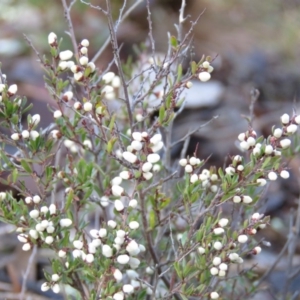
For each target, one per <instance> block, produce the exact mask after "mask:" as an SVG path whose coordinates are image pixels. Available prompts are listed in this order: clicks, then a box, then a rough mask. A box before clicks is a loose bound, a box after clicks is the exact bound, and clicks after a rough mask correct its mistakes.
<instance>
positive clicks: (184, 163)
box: [179, 158, 187, 167]
mask: <svg viewBox="0 0 300 300" xmlns="http://www.w3.org/2000/svg"><path fill="white" fill-rule="evenodd" d="M179 164H180V165H181V166H182V167H185V166H186V165H187V159H186V158H182V159H181V160H179Z"/></svg>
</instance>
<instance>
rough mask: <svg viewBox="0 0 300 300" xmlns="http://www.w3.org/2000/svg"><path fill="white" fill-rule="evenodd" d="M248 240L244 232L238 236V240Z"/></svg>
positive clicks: (242, 242)
mask: <svg viewBox="0 0 300 300" xmlns="http://www.w3.org/2000/svg"><path fill="white" fill-rule="evenodd" d="M247 241H248V237H247V236H246V235H245V234H241V235H239V236H238V242H239V243H241V244H244V243H246V242H247Z"/></svg>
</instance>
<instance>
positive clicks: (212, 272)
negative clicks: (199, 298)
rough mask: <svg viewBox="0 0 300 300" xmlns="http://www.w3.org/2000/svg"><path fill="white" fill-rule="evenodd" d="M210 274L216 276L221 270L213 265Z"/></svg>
mask: <svg viewBox="0 0 300 300" xmlns="http://www.w3.org/2000/svg"><path fill="white" fill-rule="evenodd" d="M209 271H210V274H211V275H213V276H215V275H217V274H218V273H219V270H218V269H217V268H216V267H212V268H211V269H210V270H209Z"/></svg>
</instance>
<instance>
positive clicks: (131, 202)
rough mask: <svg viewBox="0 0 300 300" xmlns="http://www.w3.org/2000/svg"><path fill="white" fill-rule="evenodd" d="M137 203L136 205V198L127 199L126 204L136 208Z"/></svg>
mask: <svg viewBox="0 0 300 300" xmlns="http://www.w3.org/2000/svg"><path fill="white" fill-rule="evenodd" d="M137 205H138V202H137V200H136V199H131V200H130V201H129V204H128V206H130V207H132V208H136V207H137Z"/></svg>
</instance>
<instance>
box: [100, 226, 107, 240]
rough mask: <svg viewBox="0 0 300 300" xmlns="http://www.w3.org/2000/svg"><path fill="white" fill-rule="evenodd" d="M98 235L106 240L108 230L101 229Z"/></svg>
mask: <svg viewBox="0 0 300 300" xmlns="http://www.w3.org/2000/svg"><path fill="white" fill-rule="evenodd" d="M98 233H99V237H100V238H105V237H106V236H107V229H106V228H101V229H99V231H98Z"/></svg>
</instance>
